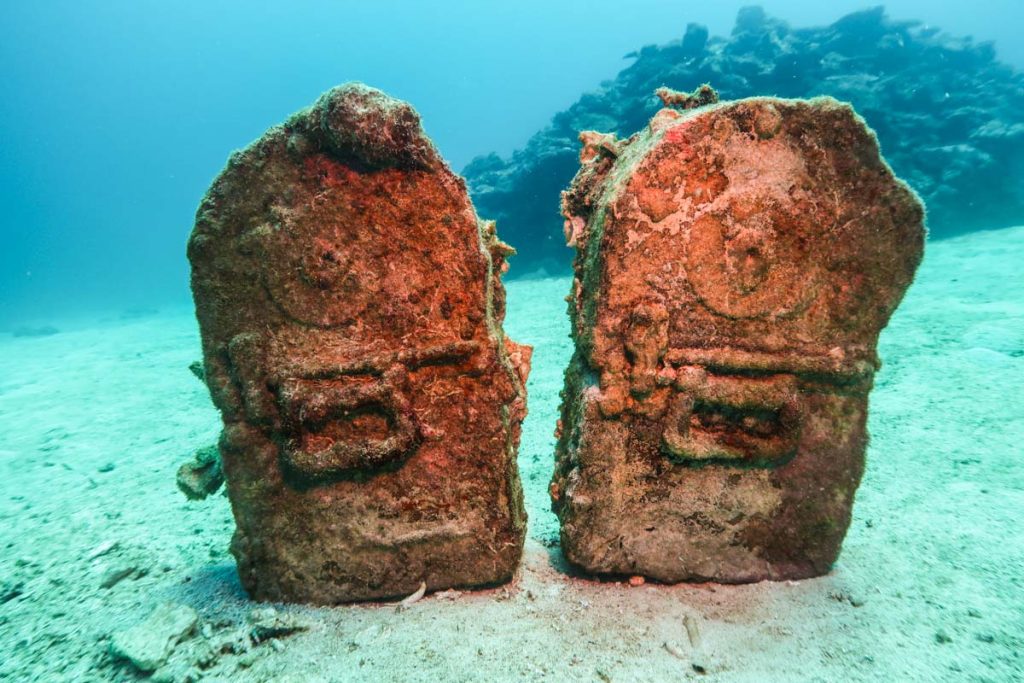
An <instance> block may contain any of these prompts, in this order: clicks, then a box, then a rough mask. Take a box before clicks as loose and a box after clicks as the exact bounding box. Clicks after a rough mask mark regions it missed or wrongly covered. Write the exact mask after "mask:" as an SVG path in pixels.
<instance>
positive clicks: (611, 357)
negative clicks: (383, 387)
mask: <svg viewBox="0 0 1024 683" xmlns="http://www.w3.org/2000/svg"><path fill="white" fill-rule="evenodd" d="M607 137H608V136H600V135H597V134H585V135H584V136H581V139H583V140H584V143H585V147H584V150H583V152H582V154H581V159H582V160H583V161H582V168H581V170H580V172H579V173H578V175H577V176H576V179H575V180H574V182H573V185H572V187H571V189H570V190H569V191H567V192H566V193H565V194H564V197H563V211H564V213H565V217H566V234H567V239H568V241H569V242H570V244H574V245H575V246H576V248H577V256H576V262H575V271H576V280H575V283H574V290H573V292H572V297H571V303H570V314H571V316H572V319H573V336H574V339H575V342H576V353H575V356H574V358H573V360H572V363H571V366H570V368H569V370H568V372H567V373H566V386H565V398H564V401H563V405H562V421H561V423H560V425H559V435H558V437H559V441H558V450H557V467H556V473H555V476H554V479H553V481H552V486H551V493H552V499H553V504H554V508H555V510H556V511H557V512H558V514H559V517H560V519H561V523H562V545H563V549H564V551H565V553H566V555H567V557H568V558H569V559H570V560H571V561H572V562H573V563H575V564H577V565H579V566H581V567H583V568H585V569H586V570H588V571H591V572H597V573H621V574H644V575H647V576H649V577H653V578H655V579H660V580H664V581H679V580H700V579H713V580H718V581H725V582H743V581H756V580H761V579H785V578H801V577H808V576H815V575H819V574H822V573H825V572H827V571H828V570H829V568H830V567H831V565H832V563H833V562H834V561H835V559H836V557H837V556H838V553H839V548H840V544H841V542H842V539H843V536H844V534H845V532H846V529H847V527H848V525H849V522H850V512H851V507H852V504H853V496H854V492H855V490H856V488H857V485H858V483H859V481H860V478H861V474H862V471H863V467H864V451H865V446H866V443H867V433H866V427H865V425H866V418H867V397H868V392H869V390H870V388H871V383H872V377H873V375H874V372H875V370H876V369H877V367H878V365H879V361H878V358H877V355H876V351H875V349H876V344H877V340H878V335H879V333H880V331H881V329H882V328H883V327H884V326H885V324H886V322H887V321H888V319H889V316H890V315H891V314H892V312H893V310H894V309H895V308H896V306H897V304H898V303H899V301H900V299H901V298H902V296H903V293H904V291H905V290H906V288H907V287H908V286H909V284H910V282H911V280H912V278H913V274H914V271H915V269H916V267H917V265H918V263H919V262H920V259H921V255H922V249H923V240H924V228H923V209H922V206H921V204H920V201H919V200H918V199H917V197H916V196H915V195H914V194H913V193H912V192H911V191H910V190H909V189H908V188H907V186H906V185H905V184H903V183H902V182H901V181H899V180H897V179H895V178H894V177H893V175H892V172H891V171H890V170H889V168H888V166H886V165H885V163H884V162H883V161H882V159H881V157H880V156H879V151H878V145H877V142H876V140H875V138H874V136H873V135H872V134H871V132H870V131H869V130H868V129H867V128H866V126H865V124H864V122H863V121H862V120H861V119H860V118H859V117H858V116H857V115H856V114H855V113H854V112H853V110H852V109H851V108H850V107H849V106H847V105H844V104H840V103H839V102H837V101H835V100H832V99H830V98H817V99H813V100H806V101H805V100H779V99H772V98H756V99H749V100H740V101H737V102H731V103H723V104H716V105H712V106H708V107H704V108H700V109H696V110H693V111H689V112H685V113H683V112H679V111H676V110H674V109H663V110H662V111H661V112H659V113H658V114H657V115H656V116H655V117H654V119H653V120H652V121H651V123H650V126H649V128H648V129H647V130H645V131H643V132H641V133H639V134H637V135H635V136H633V137H632V138H630V139H629V140H623V141H616V140H608V139H607Z"/></svg>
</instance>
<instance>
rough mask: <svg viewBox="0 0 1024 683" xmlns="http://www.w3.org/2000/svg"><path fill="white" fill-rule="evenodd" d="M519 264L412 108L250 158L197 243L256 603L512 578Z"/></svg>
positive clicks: (224, 446) (332, 127)
mask: <svg viewBox="0 0 1024 683" xmlns="http://www.w3.org/2000/svg"><path fill="white" fill-rule="evenodd" d="M510 253H512V252H511V249H510V248H509V247H508V246H507V245H505V244H504V243H502V242H501V241H500V240H498V238H497V237H496V235H495V232H494V225H493V223H488V222H482V221H479V220H478V219H477V216H476V214H475V212H474V210H473V207H472V204H471V203H470V201H469V198H468V196H467V194H466V189H465V184H464V182H463V181H462V180H461V179H460V178H458V177H457V176H456V175H455V174H453V173H452V172H451V170H450V169H449V168H448V166H447V164H446V163H445V162H444V161H443V160H442V159H441V158H440V156H439V155H438V153H437V152H436V150H435V149H434V147H433V145H432V143H431V142H430V140H429V139H428V138H427V137H426V136H425V134H424V133H423V131H422V129H421V128H420V123H419V117H418V115H417V114H416V112H415V111H414V110H413V109H412V108H411V107H410V106H409V105H407V104H405V103H403V102H399V101H397V100H394V99H392V98H390V97H388V96H387V95H385V94H383V93H381V92H380V91H378V90H374V89H371V88H367V87H366V86H362V85H359V84H349V85H346V86H342V87H340V88H336V89H334V90H332V91H330V92H328V93H326V94H325V95H324V96H323V97H321V99H320V100H319V101H317V102H316V103H315V104H314V105H313V106H312V107H311V108H309V109H307V110H305V111H302V112H300V113H298V114H296V115H295V116H293V117H292V118H291V119H289V120H288V121H287V122H286V123H285V124H283V125H281V126H279V127H276V128H273V129H271V130H270V131H268V132H267V133H266V134H265V135H264V136H263V137H262V138H261V139H259V140H258V141H256V142H255V143H253V144H252V145H251V146H250V147H248V148H247V149H245V150H244V151H242V152H239V153H237V154H235V155H234V156H232V158H231V160H230V162H229V164H228V167H227V168H226V169H225V170H224V171H223V173H222V174H221V175H220V177H218V178H217V180H216V181H215V182H214V184H213V186H212V187H211V188H210V190H209V192H208V194H207V196H206V197H205V199H204V200H203V202H202V204H201V206H200V208H199V211H198V215H197V217H196V225H195V230H194V231H193V233H192V237H191V240H190V242H189V258H190V260H191V262H192V288H193V294H194V296H195V301H196V314H197V317H198V319H199V324H200V329H201V332H202V338H203V355H204V358H203V365H204V368H205V377H206V382H207V385H208V386H209V388H210V393H211V396H212V398H213V401H214V403H215V404H216V406H217V407H218V408H219V409H220V411H221V413H222V415H223V419H224V430H223V433H222V436H221V442H220V450H221V456H222V461H223V468H224V473H225V476H226V478H227V486H228V495H229V496H230V498H231V502H232V508H233V511H234V515H235V520H236V522H237V531H236V533H235V538H234V541H233V544H232V552H233V553H234V555H235V557H236V559H237V561H238V570H239V575H240V577H241V580H242V583H243V585H244V586H245V588H246V589H247V590H248V591H249V593H250V594H251V595H252V596H253V597H254V598H256V599H260V600H289V601H302V602H313V603H324V604H327V603H336V602H344V601H350V600H360V599H371V598H386V597H392V596H401V595H406V594H408V593H411V592H412V591H414V590H416V588H417V587H418V586H419V585H420V582H421V581H422V582H426V584H427V586H428V588H429V589H430V590H435V589H441V588H448V587H452V586H474V585H481V584H492V583H497V582H501V581H505V580H507V579H508V578H510V577H511V575H512V573H513V571H514V569H515V567H516V564H517V562H518V559H519V556H520V552H521V549H522V543H523V532H524V527H525V512H524V510H523V504H522V494H521V489H520V483H519V479H518V474H517V470H516V460H515V453H516V446H517V444H518V440H519V425H520V423H521V421H522V419H523V417H524V415H525V412H526V404H525V393H524V388H523V384H524V381H525V378H526V374H527V372H528V369H529V356H530V349H529V348H528V347H522V346H518V345H516V344H515V343H513V342H511V341H510V340H508V339H507V338H505V336H504V333H503V332H502V328H501V322H502V319H503V317H504V290H503V288H502V285H501V281H500V273H501V272H502V271H503V270H504V268H505V257H506V256H507V255H508V254H510Z"/></svg>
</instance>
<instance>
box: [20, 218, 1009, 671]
mask: <svg viewBox="0 0 1024 683" xmlns="http://www.w3.org/2000/svg"><path fill="white" fill-rule="evenodd" d="M568 288H569V283H568V280H566V279H546V280H529V281H518V282H512V283H510V284H509V285H508V301H509V312H508V320H507V324H506V327H507V329H508V331H509V333H510V335H511V336H512V337H513V338H515V339H516V340H518V341H521V342H526V343H529V344H533V345H534V347H535V349H536V351H535V355H534V369H533V373H532V375H531V377H530V382H529V392H530V393H529V401H530V416H529V418H528V419H527V421H526V423H525V425H524V432H523V440H522V445H521V447H520V454H519V462H520V467H521V470H522V474H523V484H524V487H525V489H526V500H527V508H528V510H529V514H530V530H529V538H528V540H527V544H526V552H525V556H524V559H523V562H522V567H521V570H520V572H519V574H518V576H517V577H516V579H515V581H514V582H513V583H512V584H510V585H508V586H506V587H503V588H498V589H493V590H484V591H479V592H467V593H462V594H460V595H453V594H450V593H448V594H440V595H434V596H427V597H426V598H424V599H422V600H421V601H419V602H417V603H416V604H414V605H412V606H411V607H409V608H408V609H405V610H402V611H398V610H396V608H395V606H394V605H382V604H371V605H356V606H344V607H338V608H333V609H323V608H306V607H286V606H279V607H278V610H279V612H280V613H282V614H284V615H288V616H291V617H294V618H295V619H297V620H299V621H301V622H303V623H304V624H306V625H307V626H308V630H306V631H303V632H300V633H296V634H294V635H291V636H288V637H283V638H280V639H276V642H273V641H270V642H263V643H261V644H260V645H258V646H255V647H253V648H252V649H251V650H250V651H248V652H223V653H220V652H215V653H214V654H213V655H212V656H211V655H210V654H209V648H206V650H203V648H202V647H200V646H202V645H203V641H206V642H207V643H214V644H216V643H218V642H220V641H218V638H222V634H224V633H232V632H235V631H238V630H239V629H243V630H244V628H245V623H246V617H247V615H248V614H249V613H250V612H251V610H252V609H253V607H254V604H253V603H251V602H249V601H248V600H247V598H246V596H245V594H244V593H243V591H242V590H241V588H240V586H239V584H238V581H237V578H236V576H235V571H234V564H233V562H232V559H231V557H230V555H228V553H227V544H228V541H229V538H230V535H231V530H232V527H233V524H232V520H231V516H230V512H229V510H228V504H227V500H226V499H225V498H224V497H223V496H220V495H218V496H215V497H214V498H212V499H210V500H207V501H204V502H193V503H190V502H187V501H185V500H184V498H183V497H182V496H181V494H180V493H179V492H178V491H177V489H176V488H175V485H174V474H175V471H176V469H177V467H178V465H179V464H180V463H181V462H182V461H183V460H185V459H186V458H187V457H188V456H189V454H190V453H191V452H192V451H193V450H194V449H196V448H198V447H201V446H205V445H207V444H209V443H212V442H213V441H215V439H216V437H217V433H218V429H219V424H218V416H217V414H216V413H215V411H214V409H213V408H212V406H211V405H210V402H209V398H208V396H207V394H206V391H205V388H204V387H203V386H202V385H201V384H200V383H199V382H197V381H196V380H195V378H194V377H193V376H192V375H191V374H190V373H189V372H188V370H187V369H186V366H187V365H188V364H189V363H190V362H191V361H193V360H195V359H196V358H197V357H198V355H199V351H198V346H199V344H198V333H197V330H196V325H195V321H194V319H193V318H192V315H191V311H189V310H177V311H165V312H161V313H159V314H155V315H151V316H149V317H144V318H141V319H133V320H121V319H115V320H108V321H103V322H98V323H97V324H96V325H94V326H92V327H89V328H87V329H81V330H78V331H73V332H65V333H63V334H57V335H54V336H50V337H44V338H13V337H9V336H5V337H0V547H2V548H3V551H2V554H0V680H11V681H62V680H83V681H100V680H115V681H127V680H136V679H138V678H140V675H139V674H138V673H137V672H136V671H135V669H134V668H133V667H132V666H131V665H130V664H128V663H126V662H124V661H118V660H115V659H114V658H113V657H112V656H111V655H110V654H109V641H110V634H111V633H112V632H113V631H116V630H119V629H124V628H126V627H130V626H132V625H134V624H136V623H138V622H140V621H141V620H143V619H144V618H145V617H146V616H147V615H148V614H149V613H150V612H151V611H152V610H153V609H154V608H155V607H156V606H158V605H160V604H162V603H167V602H172V603H177V604H182V605H187V606H190V607H192V608H194V609H195V610H197V611H198V612H199V614H200V617H201V628H200V629H198V630H197V632H196V633H195V635H193V636H191V637H190V638H189V639H188V640H187V641H185V642H183V643H182V644H180V645H179V646H178V648H177V649H176V650H175V654H174V655H173V656H172V658H171V663H170V664H169V665H168V666H167V667H166V668H165V669H163V670H161V671H159V672H158V678H161V677H162V678H164V679H166V680H171V679H173V678H174V677H175V676H177V677H178V678H179V679H180V678H181V677H182V676H190V677H192V678H194V679H201V680H231V681H286V680H287V681H350V680H351V681H506V680H537V681H541V680H545V681H615V682H619V681H623V682H624V681H675V680H682V679H694V680H707V681H751V682H755V681H756V682H764V681H993V682H995V681H999V682H1002V681H1015V680H1024V530H1022V521H1024V460H1022V457H1024V456H1022V451H1024V446H1022V444H1024V389H1022V388H1024V227H1021V228H1013V229H1008V230H1001V231H994V232H989V233H976V234H973V235H968V236H964V237H961V238H957V239H951V240H946V241H942V242H938V243H932V244H930V245H929V248H928V253H927V256H926V258H925V262H924V265H923V266H922V268H921V270H920V272H919V275H918V279H917V282H916V283H915V284H914V286H913V287H912V289H911V290H910V292H909V293H908V295H907V297H906V299H905V301H904V303H903V305H902V307H901V308H900V309H899V311H898V312H897V313H896V315H895V317H894V319H893V320H892V322H891V324H890V326H889V327H888V329H887V330H886V331H885V332H884V334H883V336H882V342H881V353H882V356H883V358H884V361H885V365H884V367H883V369H882V371H881V372H880V373H879V375H878V376H877V383H876V388H875V390H874V393H873V394H872V397H871V418H870V428H871V434H872V441H871V446H870V449H869V454H868V468H867V474H866V477H865V480H864V483H863V485H862V486H861V489H860V491H859V493H858V496H857V504H856V507H855V509H854V521H853V525H852V527H851V529H850V533H849V535H848V537H847V540H846V543H845V546H844V549H843V553H842V556H841V557H840V560H839V562H838V564H837V565H836V567H835V569H834V570H833V571H832V573H831V574H829V575H828V576H825V577H822V578H819V579H812V580H807V581H800V582H785V583H761V584H756V585H749V586H720V585H712V584H699V585H676V586H660V585H652V584H646V585H642V586H638V587H631V586H629V585H627V584H624V583H614V582H598V581H594V580H587V579H584V578H580V577H576V576H573V575H572V573H571V572H569V571H568V570H567V568H566V567H565V566H564V563H563V561H562V560H561V557H560V554H559V550H558V546H557V522H556V520H555V518H554V516H553V515H552V514H551V512H550V511H549V509H548V498H547V492H546V488H547V483H548V478H549V475H550V470H551V467H552V460H553V456H552V452H553V446H554V439H553V436H552V432H553V430H554V426H555V420H556V414H557V409H558V401H559V398H558V392H559V390H560V388H561V381H562V369H563V368H564V367H565V365H566V362H567V361H568V358H569V355H570V353H571V343H570V340H569V338H568V321H567V320H566V317H565V302H564V301H563V297H564V295H565V294H566V293H567V291H568ZM112 580H113V581H114V583H113V585H111V586H110V587H109V588H104V587H102V585H101V584H103V583H107V584H109V583H110V582H111V581H112ZM687 618H689V621H690V622H691V624H695V625H696V626H697V627H698V629H699V632H700V640H701V643H702V644H701V645H700V647H699V649H697V650H694V648H693V647H692V646H691V644H690V639H689V638H688V636H687V631H686V628H685V626H684V622H685V621H686V620H687ZM199 651H205V652H207V655H206V656H205V657H203V666H204V667H205V668H201V667H199V666H196V665H195V664H194V659H195V653H196V652H199ZM694 663H697V664H698V665H699V668H701V669H703V671H704V673H700V672H698V671H697V670H695V669H694V667H693V664H694Z"/></svg>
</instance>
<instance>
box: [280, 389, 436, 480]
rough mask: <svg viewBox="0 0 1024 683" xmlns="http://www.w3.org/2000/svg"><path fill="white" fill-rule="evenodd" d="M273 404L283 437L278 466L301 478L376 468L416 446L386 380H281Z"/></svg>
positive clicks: (408, 417) (406, 413)
mask: <svg viewBox="0 0 1024 683" xmlns="http://www.w3.org/2000/svg"><path fill="white" fill-rule="evenodd" d="M278 400H279V403H280V406H281V414H282V418H283V419H284V423H285V424H284V426H285V430H286V433H287V434H288V435H289V436H288V438H287V440H286V443H285V444H284V448H283V458H284V464H285V466H286V467H287V468H288V469H289V470H291V471H292V472H294V473H297V474H299V475H301V476H302V477H304V478H307V479H313V480H317V479H323V478H327V477H336V476H339V475H344V474H346V473H352V472H355V471H361V470H365V471H371V470H374V469H378V468H381V467H383V466H386V465H388V464H391V463H394V462H396V461H399V460H401V459H402V458H404V456H406V455H407V454H408V453H410V452H411V451H412V450H413V449H414V448H415V447H416V446H417V445H418V444H419V442H420V432H419V429H418V427H417V425H416V422H415V419H414V417H413V415H412V412H411V410H410V409H409V406H408V403H407V402H406V400H405V399H404V397H403V396H402V394H401V392H400V391H399V390H398V389H397V387H396V386H395V385H394V384H393V383H392V382H391V381H388V379H386V378H382V377H378V376H373V375H368V376H367V375H364V376H348V377H343V378H335V379H289V380H284V381H283V382H282V383H281V384H280V386H279V387H278Z"/></svg>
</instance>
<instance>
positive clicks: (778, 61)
mask: <svg viewBox="0 0 1024 683" xmlns="http://www.w3.org/2000/svg"><path fill="white" fill-rule="evenodd" d="M628 56H629V57H631V58H633V59H634V60H635V61H634V62H633V63H632V64H631V65H630V66H629V67H628V68H626V69H625V70H623V71H622V72H621V73H620V74H619V75H618V76H617V77H616V78H615V79H614V80H612V81H608V82H605V83H604V84H602V86H601V88H600V90H598V91H597V92H593V93H588V94H585V95H583V96H582V97H581V98H580V99H579V100H578V101H577V102H576V103H575V104H573V105H572V106H571V107H570V108H569V109H568V110H566V111H564V112H561V113H559V114H557V115H556V116H555V117H554V119H553V120H552V122H551V124H550V125H549V126H548V127H547V128H545V129H544V130H542V131H540V132H538V133H537V134H536V135H534V136H533V137H532V138H531V139H530V141H529V142H528V143H527V144H526V146H525V148H523V149H522V150H519V151H517V152H515V153H514V154H513V155H512V156H511V158H509V159H507V160H503V159H501V158H499V157H498V156H497V155H494V154H491V155H488V156H484V157H479V158H477V159H475V160H474V161H472V162H470V164H469V165H468V166H467V167H466V169H465V171H464V174H465V176H466V178H467V180H468V182H469V185H470V189H471V192H472V195H473V200H474V202H475V203H476V205H477V207H478V208H479V209H480V211H481V212H483V213H485V214H486V215H488V216H490V217H492V218H495V219H497V220H498V222H499V224H500V225H501V226H502V230H503V232H504V234H505V235H506V236H507V237H508V238H509V239H510V240H512V241H513V242H514V243H515V245H516V247H517V249H518V251H519V256H518V257H517V259H518V261H517V270H518V271H519V272H524V271H529V270H534V269H538V268H545V269H547V270H561V269H564V268H565V265H566V264H568V262H569V260H570V255H569V254H568V253H567V252H565V250H564V247H563V246H562V244H561V241H560V240H559V239H558V226H559V225H560V223H561V221H560V219H559V217H558V200H557V198H558V192H559V191H560V190H561V189H562V188H563V187H565V186H566V185H567V184H568V183H569V181H570V179H571V178H572V177H573V174H574V173H575V172H576V167H577V165H576V136H577V135H578V134H579V131H581V130H601V131H609V132H615V133H617V134H618V135H620V136H625V135H629V134H631V133H632V132H633V131H636V130H639V129H640V128H642V127H643V126H644V125H645V123H646V122H647V120H648V119H649V118H650V117H651V116H652V115H653V114H654V112H655V111H656V110H657V108H658V107H659V106H660V105H661V103H660V102H659V101H658V99H657V98H656V97H653V96H652V95H651V93H652V92H654V90H655V89H656V88H658V87H659V86H667V87H669V88H674V89H678V90H682V91H688V90H692V89H693V88H695V87H697V86H699V85H700V84H701V83H710V84H711V85H713V86H714V87H715V88H717V89H718V90H719V92H720V93H721V94H722V97H723V99H739V98H742V97H751V96H759V95H773V96H779V97H812V96H817V95H831V96H834V97H836V98H837V99H839V100H843V101H848V102H850V103H852V104H853V106H854V107H855V108H856V109H857V111H858V112H859V113H860V114H861V115H863V116H864V118H865V119H867V122H868V124H869V125H870V126H871V127H872V128H873V129H874V130H875V131H876V132H877V134H878V137H879V140H880V142H881V147H882V151H883V153H884V154H885V156H886V159H887V160H888V161H889V163H890V164H891V165H892V167H893V169H894V170H895V172H896V174H897V175H898V176H900V177H901V178H903V179H905V180H906V181H907V182H908V183H909V184H910V185H911V186H912V187H913V188H914V189H915V190H916V191H917V192H918V193H919V194H920V195H921V197H922V198H923V199H924V200H925V203H926V205H927V207H928V215H929V221H928V222H929V229H930V231H931V234H932V235H933V236H945V235H951V234H955V233H958V232H963V231H969V230H976V229H984V228H1002V227H1006V226H1009V225H1016V224H1019V223H1021V222H1024V183H1021V182H1020V178H1021V177H1022V175H1024V76H1022V74H1021V73H1020V72H1017V71H1015V70H1013V69H1012V68H1011V67H1010V66H1008V65H1006V64H1004V63H1001V62H999V61H998V60H997V59H996V56H995V51H994V50H993V48H992V46H991V45H990V44H986V43H975V42H972V41H971V40H970V39H967V38H954V37H950V36H948V35H945V34H943V33H940V32H939V31H938V30H937V29H935V28H932V27H927V26H922V25H920V24H915V23H912V22H901V21H893V20H891V19H889V18H887V17H886V16H885V14H884V12H883V11H882V9H881V8H875V9H871V10H867V11H863V12H858V13H855V14H851V15H849V16H846V17H843V18H842V19H840V20H839V21H837V22H835V23H834V24H832V25H830V26H825V27H820V28H799V29H798V28H792V27H790V26H789V25H787V24H786V23H784V22H782V21H779V20H777V19H773V18H771V17H769V16H767V15H766V14H765V13H764V11H762V10H761V9H760V8H757V7H748V8H745V9H743V10H741V11H740V13H739V16H738V18H737V21H736V25H735V28H734V29H733V31H732V35H730V36H729V37H728V38H720V37H712V38H709V36H708V31H707V29H706V28H704V27H702V26H698V25H696V24H690V25H689V26H688V27H687V29H686V33H685V36H684V37H683V38H682V40H679V41H676V42H673V43H670V44H667V45H663V46H660V47H659V46H653V45H650V46H647V47H644V48H643V49H642V50H640V51H639V52H637V53H634V54H632V55H628Z"/></svg>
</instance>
